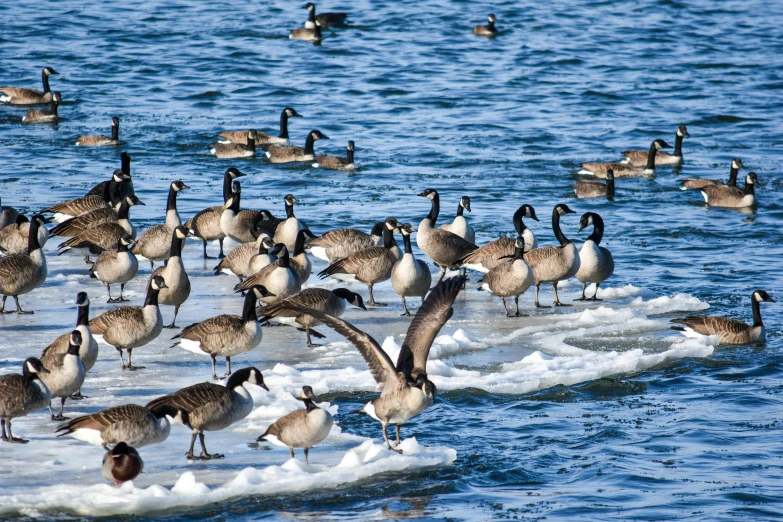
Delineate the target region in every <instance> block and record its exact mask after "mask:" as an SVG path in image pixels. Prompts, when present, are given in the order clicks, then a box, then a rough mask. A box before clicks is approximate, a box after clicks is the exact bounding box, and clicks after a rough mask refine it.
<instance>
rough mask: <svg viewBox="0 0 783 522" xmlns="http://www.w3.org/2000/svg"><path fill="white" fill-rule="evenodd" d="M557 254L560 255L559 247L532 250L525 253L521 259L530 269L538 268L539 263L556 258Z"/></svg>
mask: <svg viewBox="0 0 783 522" xmlns="http://www.w3.org/2000/svg"><path fill="white" fill-rule="evenodd" d="M559 254H560V247H559V246H548V247H542V248H534V249H533V250H530V251H529V252H525V254H524V256H523V257H524V259H525V261H526V262H527V264H528V265H529V266H530V268H533V267H534V266H538V265H540V264H541V263H544V262H546V260H548V259H551V258H553V257H557V256H558V255H559Z"/></svg>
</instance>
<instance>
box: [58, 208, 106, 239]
mask: <svg viewBox="0 0 783 522" xmlns="http://www.w3.org/2000/svg"><path fill="white" fill-rule="evenodd" d="M114 221H117V212H115V210H114V209H113V208H108V207H104V208H99V209H96V210H91V211H90V212H87V213H86V214H81V215H79V216H76V217H72V218H71V219H67V220H65V221H63V222H62V223H60V224H59V225H57V226H56V227H54V228H53V229H52V231H51V234H52V235H55V236H63V237H71V236H75V235H77V234H79V233H80V232H84V231H85V230H87V229H88V228H90V227H94V226H97V225H102V224H103V223H111V222H114Z"/></svg>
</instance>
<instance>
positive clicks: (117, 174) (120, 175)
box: [111, 169, 130, 183]
mask: <svg viewBox="0 0 783 522" xmlns="http://www.w3.org/2000/svg"><path fill="white" fill-rule="evenodd" d="M111 176H112V180H114V182H115V183H122V182H123V181H128V180H129V179H130V176H128V175H127V174H126V173H124V172H123V171H122V170H120V169H117V170H115V171H114V172H113V173H112V175H111Z"/></svg>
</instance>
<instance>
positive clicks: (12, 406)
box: [0, 357, 52, 444]
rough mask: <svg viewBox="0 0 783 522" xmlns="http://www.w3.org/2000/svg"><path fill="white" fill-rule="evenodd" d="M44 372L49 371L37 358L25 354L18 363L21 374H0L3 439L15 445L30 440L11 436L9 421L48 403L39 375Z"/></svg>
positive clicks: (0, 423)
mask: <svg viewBox="0 0 783 522" xmlns="http://www.w3.org/2000/svg"><path fill="white" fill-rule="evenodd" d="M47 373H49V370H47V369H46V368H44V365H43V364H41V361H40V360H38V359H36V358H35V357H29V358H27V359H26V360H25V361H24V363H23V364H22V375H19V374H18V373H9V374H6V375H0V428H2V432H3V434H2V438H3V442H13V443H16V444H26V443H28V442H30V441H29V440H26V439H20V438H18V437H14V436H13V434H12V433H11V420H12V419H16V418H18V417H24V416H25V415H27V414H28V413H32V412H34V411H38V410H41V409H43V408H46V406H48V405H49V402H50V401H51V399H52V395H51V393H49V388H47V387H46V385H45V384H44V383H43V381H42V380H41V377H42V376H43V375H45V374H47Z"/></svg>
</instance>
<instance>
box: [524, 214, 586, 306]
mask: <svg viewBox="0 0 783 522" xmlns="http://www.w3.org/2000/svg"><path fill="white" fill-rule="evenodd" d="M564 214H576V212H575V211H573V210H571V209H570V208H568V205H565V204H562V203H561V204H559V205H556V206H555V208H554V210H552V231H553V232H554V233H555V237H556V238H557V240H558V241H559V242H560V246H550V247H543V248H536V249H535V250H531V251H530V252H528V253H526V254H525V261H527V264H528V265H529V266H530V269H531V270H532V271H533V278H534V279H535V282H536V308H549V307H548V306H541V304H540V303H539V301H538V289H539V287H540V286H541V283H546V282H551V283H552V291H553V292H554V294H555V306H571V305H568V304H563V303H561V302H560V298H559V297H557V283H558V282H560V281H565V280H566V279H569V278H571V277H573V276H575V275H576V273H577V272H578V271H579V252H578V251H577V250H576V246H574V244H573V243H572V242H571V241H569V240H568V238H567V237H565V234H563V231H562V230H560V216H562V215H564Z"/></svg>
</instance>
